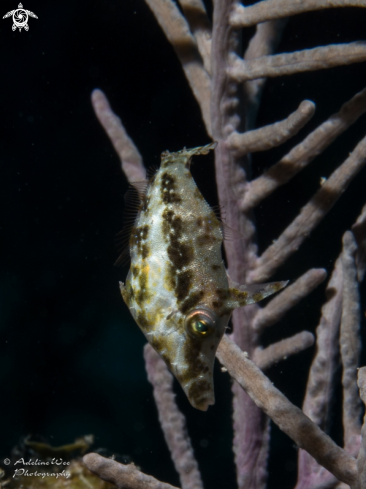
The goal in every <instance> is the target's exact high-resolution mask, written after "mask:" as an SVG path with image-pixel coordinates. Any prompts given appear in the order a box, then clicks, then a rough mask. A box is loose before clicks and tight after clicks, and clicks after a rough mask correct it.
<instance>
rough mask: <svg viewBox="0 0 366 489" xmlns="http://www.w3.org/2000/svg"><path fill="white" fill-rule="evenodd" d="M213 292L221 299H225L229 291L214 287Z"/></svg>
mask: <svg viewBox="0 0 366 489" xmlns="http://www.w3.org/2000/svg"><path fill="white" fill-rule="evenodd" d="M215 293H216V296H217V297H218V298H219V299H221V300H225V299H227V298H228V297H229V291H228V290H227V289H216V290H215Z"/></svg>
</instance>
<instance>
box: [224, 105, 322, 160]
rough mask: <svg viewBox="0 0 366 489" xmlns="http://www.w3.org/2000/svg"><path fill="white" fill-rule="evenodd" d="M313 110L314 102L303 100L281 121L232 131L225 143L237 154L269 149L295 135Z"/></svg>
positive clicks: (310, 116)
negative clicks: (252, 128)
mask: <svg viewBox="0 0 366 489" xmlns="http://www.w3.org/2000/svg"><path fill="white" fill-rule="evenodd" d="M314 112H315V104H313V102H311V101H310V100H304V101H303V102H301V104H300V105H299V107H298V109H297V110H295V112H293V113H292V114H290V115H289V116H288V117H287V118H286V119H284V120H283V121H280V122H275V123H274V124H269V125H268V126H264V127H261V128H260V129H254V130H253V131H248V132H245V133H241V134H239V133H238V132H233V133H232V134H231V135H230V136H229V137H228V139H227V144H228V145H229V148H230V149H232V150H233V151H235V153H236V154H237V156H243V155H245V154H248V153H253V152H255V151H266V150H269V149H271V148H274V147H276V146H279V145H280V144H283V143H284V142H285V141H287V140H288V139H290V138H292V137H293V136H295V134H297V133H298V132H299V131H300V129H302V128H303V127H304V126H305V124H306V123H307V122H308V121H309V120H310V119H311V118H312V116H313V115H314Z"/></svg>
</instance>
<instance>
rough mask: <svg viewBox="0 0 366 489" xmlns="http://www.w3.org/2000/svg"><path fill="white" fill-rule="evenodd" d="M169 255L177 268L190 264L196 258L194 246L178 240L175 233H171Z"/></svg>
mask: <svg viewBox="0 0 366 489" xmlns="http://www.w3.org/2000/svg"><path fill="white" fill-rule="evenodd" d="M167 251H168V256H169V259H170V261H171V262H172V263H173V265H174V266H175V267H176V268H177V270H181V269H182V268H183V267H185V266H187V265H189V263H190V262H191V261H192V260H193V258H194V251H193V247H192V246H189V245H187V244H185V243H181V242H180V241H178V240H177V239H176V238H175V236H174V235H172V234H171V235H170V245H169V246H168V249H167Z"/></svg>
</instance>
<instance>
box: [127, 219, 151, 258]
mask: <svg viewBox="0 0 366 489" xmlns="http://www.w3.org/2000/svg"><path fill="white" fill-rule="evenodd" d="M148 235H149V226H148V225H147V224H145V225H144V226H139V227H134V228H133V229H132V232H131V238H130V249H135V251H136V253H137V254H138V255H139V256H141V257H142V258H143V259H145V258H147V257H148V256H149V254H150V250H149V247H148V245H147V243H146V239H147V237H148Z"/></svg>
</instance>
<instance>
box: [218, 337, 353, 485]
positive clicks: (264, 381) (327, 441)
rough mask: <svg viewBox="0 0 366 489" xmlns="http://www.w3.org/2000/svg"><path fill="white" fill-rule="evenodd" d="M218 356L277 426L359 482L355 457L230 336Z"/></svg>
mask: <svg viewBox="0 0 366 489" xmlns="http://www.w3.org/2000/svg"><path fill="white" fill-rule="evenodd" d="M217 357H218V359H219V360H220V362H221V363H222V364H223V365H224V366H225V367H226V368H227V369H228V371H229V373H230V375H231V376H232V377H233V378H234V379H235V380H236V381H237V382H238V383H239V384H240V385H241V387H242V388H243V389H244V390H245V391H246V392H247V393H248V394H249V396H250V397H251V399H253V401H254V402H255V404H256V405H257V406H258V407H259V408H260V409H261V410H263V411H264V412H265V413H266V414H267V415H268V416H269V417H270V418H271V419H272V421H273V422H274V423H276V424H277V426H278V427H279V428H280V429H281V430H282V431H283V432H284V433H286V434H287V435H288V436H289V437H290V438H291V439H292V440H294V442H295V443H296V444H297V445H298V446H299V447H300V448H303V449H304V450H306V451H307V452H309V453H310V455H311V456H312V457H314V458H315V459H316V460H317V461H318V463H320V464H321V465H322V466H323V467H325V468H327V469H328V470H329V471H330V472H332V473H333V474H334V475H335V476H336V477H337V479H339V480H341V481H343V482H346V483H347V484H349V485H351V486H353V485H355V484H356V482H357V468H356V460H355V458H353V457H352V456H351V455H349V454H348V453H347V452H345V451H344V450H343V449H342V448H340V447H339V446H337V445H336V444H335V443H334V441H333V440H332V439H331V438H330V437H329V436H328V435H326V434H325V433H324V432H323V431H322V430H321V429H320V428H319V427H318V426H317V425H316V424H315V423H313V422H312V421H311V420H310V419H309V418H308V417H307V416H305V414H304V413H303V412H302V411H301V409H299V408H298V407H296V406H294V405H293V404H292V403H291V402H290V401H289V400H288V399H287V398H286V397H285V396H284V395H283V394H282V393H281V392H280V391H279V390H278V389H276V388H275V387H274V385H273V384H272V382H271V381H270V380H269V379H268V378H267V377H266V376H265V375H264V374H263V373H262V372H261V370H260V369H259V368H258V367H257V366H256V365H255V364H254V363H253V362H252V361H251V360H249V358H248V356H247V355H246V354H245V353H244V352H242V351H241V350H240V348H239V347H238V346H236V345H235V343H234V342H233V341H231V340H230V339H229V338H228V337H227V336H224V338H223V339H222V341H221V343H220V345H219V349H218V351H217Z"/></svg>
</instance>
